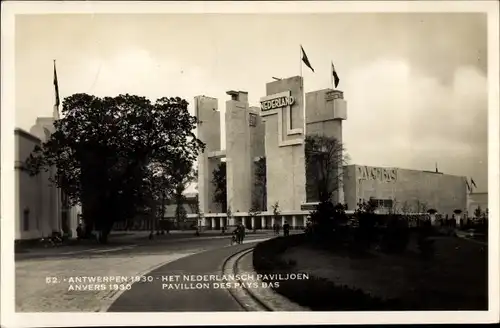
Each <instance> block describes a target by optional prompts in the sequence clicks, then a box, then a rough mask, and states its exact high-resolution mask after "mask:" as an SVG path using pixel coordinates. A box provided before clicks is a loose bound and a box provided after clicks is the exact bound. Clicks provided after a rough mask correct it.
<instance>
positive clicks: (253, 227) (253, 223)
mask: <svg viewBox="0 0 500 328" xmlns="http://www.w3.org/2000/svg"><path fill="white" fill-rule="evenodd" d="M251 224H252V230H255V217H252V223H251Z"/></svg>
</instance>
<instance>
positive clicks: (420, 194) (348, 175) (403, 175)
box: [343, 165, 467, 216]
mask: <svg viewBox="0 0 500 328" xmlns="http://www.w3.org/2000/svg"><path fill="white" fill-rule="evenodd" d="M343 180H344V195H345V203H346V204H347V207H348V209H351V210H354V209H356V208H357V204H358V203H360V202H363V201H368V200H369V199H374V200H376V201H377V203H378V206H379V209H380V210H381V211H383V210H386V211H389V210H395V211H403V212H406V213H425V212H426V211H427V210H429V209H435V210H436V211H437V212H438V213H441V214H444V215H446V214H448V215H450V216H451V215H452V214H453V212H454V211H456V210H460V211H462V212H465V211H466V210H467V186H466V177H462V176H454V175H449V174H443V173H441V172H432V171H418V170H408V169H402V168H384V167H371V166H363V165H348V166H346V167H345V168H344V177H343Z"/></svg>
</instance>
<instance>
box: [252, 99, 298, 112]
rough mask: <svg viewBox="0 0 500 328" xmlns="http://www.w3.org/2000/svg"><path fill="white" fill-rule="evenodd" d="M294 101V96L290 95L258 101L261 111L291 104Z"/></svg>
mask: <svg viewBox="0 0 500 328" xmlns="http://www.w3.org/2000/svg"><path fill="white" fill-rule="evenodd" d="M294 102H295V98H294V97H292V96H283V97H279V98H275V99H268V100H264V101H262V102H261V103H260V109H261V110H262V111H267V110H272V109H276V108H280V107H286V106H291V105H293V104H294Z"/></svg>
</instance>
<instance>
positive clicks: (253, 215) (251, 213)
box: [248, 199, 264, 230]
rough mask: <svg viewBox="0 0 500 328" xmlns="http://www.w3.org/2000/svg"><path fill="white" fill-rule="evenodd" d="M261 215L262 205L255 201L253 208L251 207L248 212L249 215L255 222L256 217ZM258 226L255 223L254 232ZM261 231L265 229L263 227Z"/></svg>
mask: <svg viewBox="0 0 500 328" xmlns="http://www.w3.org/2000/svg"><path fill="white" fill-rule="evenodd" d="M260 213H261V211H260V204H259V202H258V200H256V199H254V201H253V203H252V206H251V207H250V209H249V210H248V215H249V216H250V218H251V219H252V220H255V219H256V217H257V216H258V215H259V214H260ZM256 226H257V224H256V223H255V222H254V230H255V227H256ZM261 229H264V227H262V228H261Z"/></svg>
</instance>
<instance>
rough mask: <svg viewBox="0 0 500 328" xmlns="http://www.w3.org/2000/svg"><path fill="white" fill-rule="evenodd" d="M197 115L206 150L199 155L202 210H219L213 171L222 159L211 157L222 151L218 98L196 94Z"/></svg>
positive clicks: (199, 136) (199, 132)
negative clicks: (214, 195) (215, 200)
mask: <svg viewBox="0 0 500 328" xmlns="http://www.w3.org/2000/svg"><path fill="white" fill-rule="evenodd" d="M194 102H195V115H196V116H197V118H198V121H199V122H198V139H200V140H201V141H203V142H204V143H205V145H206V146H205V151H204V152H203V153H201V154H199V156H198V192H199V200H200V212H202V213H209V212H212V213H214V212H218V211H220V209H219V206H218V204H216V203H214V201H213V194H214V189H215V188H214V186H213V184H212V176H213V171H214V170H215V169H216V168H217V166H218V164H219V162H220V160H219V159H218V158H216V157H210V155H211V153H213V152H216V151H220V148H221V147H220V143H221V141H220V112H219V110H218V101H217V99H216V98H211V97H206V96H196V97H195V98H194Z"/></svg>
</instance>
